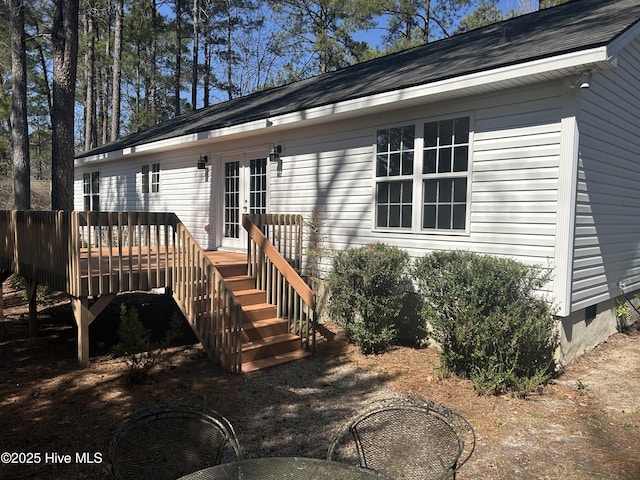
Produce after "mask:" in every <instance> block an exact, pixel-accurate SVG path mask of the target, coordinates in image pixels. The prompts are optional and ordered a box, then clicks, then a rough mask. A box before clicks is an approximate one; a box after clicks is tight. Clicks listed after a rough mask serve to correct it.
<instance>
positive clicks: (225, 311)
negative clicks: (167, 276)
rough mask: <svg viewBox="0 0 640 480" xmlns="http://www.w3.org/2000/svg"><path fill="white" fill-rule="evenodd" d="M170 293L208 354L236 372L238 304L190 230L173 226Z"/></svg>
mask: <svg viewBox="0 0 640 480" xmlns="http://www.w3.org/2000/svg"><path fill="white" fill-rule="evenodd" d="M173 272H174V280H173V296H174V298H175V299H176V303H178V305H179V306H180V308H181V310H182V312H183V313H184V316H185V317H186V318H187V319H189V321H190V323H191V326H192V328H193V329H194V331H195V332H196V334H197V335H198V338H199V340H200V342H202V344H203V345H204V347H205V349H206V351H207V352H209V355H210V356H214V360H216V361H219V362H220V363H221V364H222V365H223V366H224V367H225V368H226V369H227V370H229V371H231V372H234V373H239V372H240V366H241V364H242V307H241V306H240V304H239V303H238V301H237V300H236V298H235V297H234V296H233V294H232V293H231V290H229V289H228V288H227V287H226V284H225V283H224V281H223V279H222V277H221V276H220V274H219V273H218V271H217V270H216V268H215V267H214V266H213V264H212V263H211V261H210V260H209V259H208V258H207V257H206V255H205V251H204V250H203V249H202V248H201V247H200V245H198V242H196V240H195V239H194V238H193V236H192V235H191V233H190V232H189V231H188V230H187V229H186V228H185V227H184V226H183V225H182V224H179V225H178V228H177V248H176V252H175V256H174V270H173Z"/></svg>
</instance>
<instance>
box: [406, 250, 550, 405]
mask: <svg viewBox="0 0 640 480" xmlns="http://www.w3.org/2000/svg"><path fill="white" fill-rule="evenodd" d="M414 273H415V277H416V280H417V283H418V291H419V293H420V294H421V295H422V296H423V302H424V303H423V306H422V310H421V313H422V317H423V319H424V320H425V321H426V322H428V323H429V324H430V325H431V328H432V336H433V337H434V338H435V339H436V340H437V341H438V342H439V343H440V345H441V346H442V355H441V356H442V361H443V367H444V368H445V369H449V370H451V371H453V372H454V373H456V374H458V375H463V376H467V377H468V378H470V379H471V381H472V382H473V384H474V387H475V389H476V390H477V391H478V392H479V393H482V394H495V393H505V392H512V393H515V394H519V395H526V394H527V393H529V392H531V391H533V390H535V389H536V388H537V387H538V386H539V385H541V384H542V383H544V382H545V381H546V380H548V379H549V378H550V376H551V375H552V373H553V372H554V370H555V363H554V352H555V349H556V345H557V339H556V334H555V320H554V318H553V316H552V312H551V307H550V305H549V304H548V303H547V302H546V301H545V300H544V299H543V298H541V297H540V295H539V294H537V293H536V292H537V291H539V290H540V288H541V287H542V286H544V285H545V284H546V283H547V282H548V281H549V278H550V277H549V273H548V272H547V271H545V270H543V269H541V268H537V267H534V266H529V265H525V264H523V263H520V262H517V261H515V260H512V259H506V258H498V257H492V256H488V255H477V254H473V253H469V252H460V251H453V252H435V253H432V254H429V255H426V256H424V257H422V258H420V259H418V260H417V261H416V262H415V265H414Z"/></svg>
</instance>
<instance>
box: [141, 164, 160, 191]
mask: <svg viewBox="0 0 640 480" xmlns="http://www.w3.org/2000/svg"><path fill="white" fill-rule="evenodd" d="M159 191H160V164H159V163H152V164H151V165H149V164H146V165H142V193H158V192H159Z"/></svg>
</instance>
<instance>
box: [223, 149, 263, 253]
mask: <svg viewBox="0 0 640 480" xmlns="http://www.w3.org/2000/svg"><path fill="white" fill-rule="evenodd" d="M222 169H223V172H222V173H223V175H222V178H223V186H222V189H221V191H222V195H223V202H222V208H223V214H222V219H223V224H222V242H221V245H220V246H221V247H222V248H224V249H229V250H242V251H244V250H245V249H246V248H247V236H246V231H245V230H244V228H242V214H243V213H266V212H267V184H268V183H267V159H266V158H244V157H243V158H232V159H228V160H225V161H224V164H223V165H222Z"/></svg>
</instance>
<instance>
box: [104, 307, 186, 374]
mask: <svg viewBox="0 0 640 480" xmlns="http://www.w3.org/2000/svg"><path fill="white" fill-rule="evenodd" d="M181 323H182V321H181V319H180V318H179V317H178V316H177V315H173V316H172V317H171V325H170V327H169V330H168V331H167V332H166V334H165V337H164V339H162V340H161V341H160V342H153V341H152V340H151V331H150V330H149V329H147V328H146V327H145V326H144V324H143V323H142V321H141V320H140V315H139V314H138V310H137V309H136V308H135V307H131V308H127V306H126V304H124V303H122V304H120V325H119V326H118V338H119V342H118V343H117V344H116V345H115V346H114V347H113V353H114V354H115V355H117V356H121V357H124V358H125V362H126V364H127V366H128V367H129V370H128V372H127V376H128V379H129V382H130V383H132V384H137V383H143V382H144V381H145V380H146V379H147V376H148V374H149V371H150V370H151V369H152V368H153V367H154V366H156V365H158V364H159V363H160V362H161V361H162V357H163V349H166V348H168V347H169V346H170V345H171V343H172V342H173V341H174V340H175V339H176V338H178V337H179V336H180V327H181Z"/></svg>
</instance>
